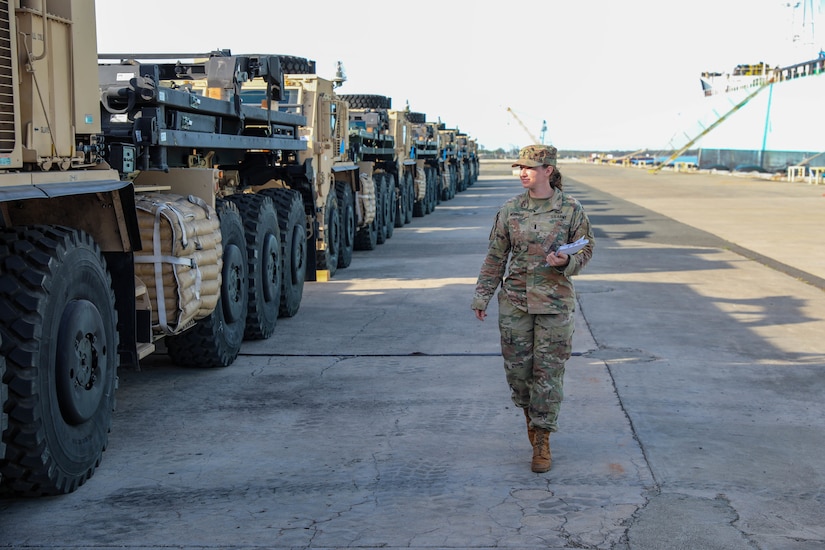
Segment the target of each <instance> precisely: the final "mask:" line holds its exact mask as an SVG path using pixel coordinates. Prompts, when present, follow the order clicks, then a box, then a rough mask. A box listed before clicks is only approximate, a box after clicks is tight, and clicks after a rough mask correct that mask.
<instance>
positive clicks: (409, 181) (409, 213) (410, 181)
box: [404, 172, 415, 225]
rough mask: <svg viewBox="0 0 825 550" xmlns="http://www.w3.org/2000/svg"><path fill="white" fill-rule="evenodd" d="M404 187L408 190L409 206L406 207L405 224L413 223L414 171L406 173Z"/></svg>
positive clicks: (407, 199) (407, 200) (406, 198)
mask: <svg viewBox="0 0 825 550" xmlns="http://www.w3.org/2000/svg"><path fill="white" fill-rule="evenodd" d="M404 188H405V189H406V190H407V195H406V197H405V200H406V203H407V206H406V208H404V225H407V224H409V223H412V218H413V205H414V204H415V179H414V178H413V175H412V172H407V173H406V174H404Z"/></svg>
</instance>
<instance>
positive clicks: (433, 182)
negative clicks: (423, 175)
mask: <svg viewBox="0 0 825 550" xmlns="http://www.w3.org/2000/svg"><path fill="white" fill-rule="evenodd" d="M428 170H429V179H428V180H427V181H428V183H429V187H428V189H429V191H430V193H429V197H430V200H429V204H428V205H427V214H432V213H433V212H435V209H436V207H437V206H438V203H439V202H440V200H439V199H440V198H441V194H440V189H441V178H440V176H439V174H438V170H437V169H436V168H435V167H434V166H429V167H428Z"/></svg>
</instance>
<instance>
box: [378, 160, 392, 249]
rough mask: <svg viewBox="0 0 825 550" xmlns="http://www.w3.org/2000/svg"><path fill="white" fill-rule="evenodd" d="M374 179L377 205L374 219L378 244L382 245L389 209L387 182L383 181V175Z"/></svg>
mask: <svg viewBox="0 0 825 550" xmlns="http://www.w3.org/2000/svg"><path fill="white" fill-rule="evenodd" d="M374 177H375V192H376V196H377V197H378V200H377V202H378V204H377V205H376V208H375V218H376V219H377V220H378V244H384V243H385V242H387V211H388V210H389V208H390V204H389V198H388V196H387V195H388V193H387V180H385V179H384V175H383V174H377V175H375V176H374Z"/></svg>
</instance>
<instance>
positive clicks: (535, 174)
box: [519, 166, 553, 191]
mask: <svg viewBox="0 0 825 550" xmlns="http://www.w3.org/2000/svg"><path fill="white" fill-rule="evenodd" d="M552 173H553V167H552V166H536V167H535V168H530V167H527V166H522V167H521V170H520V171H519V178H520V179H521V186H522V187H523V188H525V189H528V190H531V191H536V190H538V189H541V188H544V187H545V186H548V185H549V184H550V174H552Z"/></svg>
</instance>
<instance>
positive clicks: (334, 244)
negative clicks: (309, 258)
mask: <svg viewBox="0 0 825 550" xmlns="http://www.w3.org/2000/svg"><path fill="white" fill-rule="evenodd" d="M324 239H325V240H326V249H325V250H318V251H316V265H317V266H318V269H320V270H327V271H329V276H330V277H332V276H333V275H335V272H336V271H337V270H338V257H339V255H340V248H341V209H340V208H339V207H338V197H337V196H336V193H334V192H329V193H327V201H326V205H325V207H324Z"/></svg>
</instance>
